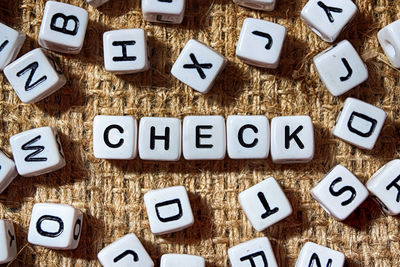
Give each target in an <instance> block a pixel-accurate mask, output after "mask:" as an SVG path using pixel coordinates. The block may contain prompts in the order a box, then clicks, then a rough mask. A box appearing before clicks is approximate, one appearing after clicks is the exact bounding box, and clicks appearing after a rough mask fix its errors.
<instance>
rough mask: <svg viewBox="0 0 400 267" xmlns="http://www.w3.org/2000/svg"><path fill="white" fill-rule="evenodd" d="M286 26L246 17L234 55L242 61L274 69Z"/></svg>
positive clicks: (277, 62)
mask: <svg viewBox="0 0 400 267" xmlns="http://www.w3.org/2000/svg"><path fill="white" fill-rule="evenodd" d="M285 38H286V28H285V27H284V26H282V25H279V24H276V23H273V22H269V21H266V20H262V19H253V18H246V19H245V20H244V22H243V26H242V30H241V31H240V36H239V42H238V44H237V46H236V56H237V57H238V58H239V59H241V60H242V61H243V62H245V63H247V64H250V65H254V66H258V67H263V68H271V69H275V68H277V67H278V64H279V59H280V57H281V52H282V47H283V43H284V41H285Z"/></svg>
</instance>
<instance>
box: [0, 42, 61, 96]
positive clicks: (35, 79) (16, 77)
mask: <svg viewBox="0 0 400 267" xmlns="http://www.w3.org/2000/svg"><path fill="white" fill-rule="evenodd" d="M4 74H5V76H6V77H7V80H8V81H9V82H10V84H11V86H12V87H13V89H14V90H15V92H16V93H17V95H18V97H19V99H21V101H22V102H23V103H35V102H38V101H40V100H42V99H43V98H45V97H47V96H49V95H51V94H52V93H54V92H55V91H57V90H58V89H60V88H61V87H63V86H64V85H65V83H66V79H65V77H64V75H63V74H62V72H61V70H60V69H59V67H58V66H57V64H56V63H55V61H54V59H53V58H52V57H50V56H49V55H48V54H47V53H46V52H45V51H44V50H43V49H41V48H37V49H34V50H32V51H30V52H28V53H27V54H25V55H23V56H22V57H20V58H19V59H17V60H16V61H14V62H13V63H11V64H10V65H8V66H7V67H6V68H5V69H4Z"/></svg>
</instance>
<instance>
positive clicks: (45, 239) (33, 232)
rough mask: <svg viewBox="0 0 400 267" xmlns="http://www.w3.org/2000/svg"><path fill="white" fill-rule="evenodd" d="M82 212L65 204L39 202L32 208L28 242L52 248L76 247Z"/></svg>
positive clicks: (70, 248)
mask: <svg viewBox="0 0 400 267" xmlns="http://www.w3.org/2000/svg"><path fill="white" fill-rule="evenodd" d="M82 223H83V213H82V212H81V211H80V210H78V209H75V208H74V207H71V206H69V205H65V204H54V203H39V204H35V205H34V206H33V209H32V216H31V222H30V225H29V232H28V242H29V243H31V244H34V245H39V246H43V247H47V248H52V249H61V250H72V249H76V248H77V247H78V244H79V239H80V238H81V230H82Z"/></svg>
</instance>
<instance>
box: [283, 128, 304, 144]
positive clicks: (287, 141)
mask: <svg viewBox="0 0 400 267" xmlns="http://www.w3.org/2000/svg"><path fill="white" fill-rule="evenodd" d="M301 130H303V126H302V125H300V126H299V127H297V129H296V130H295V131H294V132H293V133H292V134H290V127H289V126H288V125H286V126H285V148H286V149H289V148H290V141H291V140H292V139H294V141H296V143H297V145H298V146H299V147H300V149H304V144H303V142H301V140H300V138H299V137H298V136H297V135H298V134H299V132H301Z"/></svg>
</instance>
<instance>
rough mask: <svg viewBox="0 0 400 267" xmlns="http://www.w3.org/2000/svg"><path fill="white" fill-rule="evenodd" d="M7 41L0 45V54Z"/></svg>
mask: <svg viewBox="0 0 400 267" xmlns="http://www.w3.org/2000/svg"><path fill="white" fill-rule="evenodd" d="M8 43H9V41H8V40H5V41H4V42H3V43H2V44H1V45H0V52H1V51H3V49H4V47H6V46H7V45H8Z"/></svg>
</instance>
